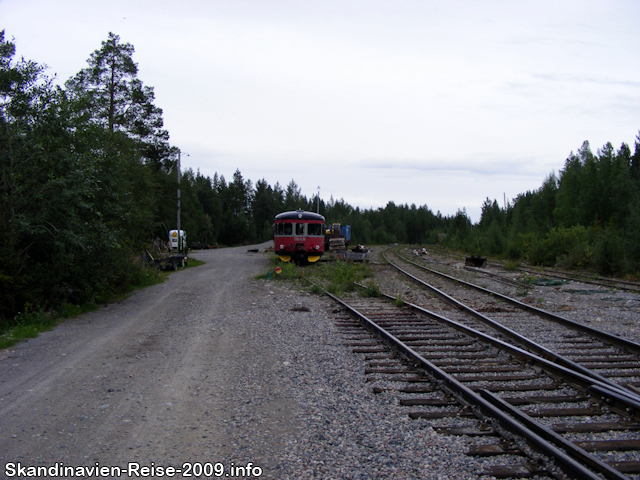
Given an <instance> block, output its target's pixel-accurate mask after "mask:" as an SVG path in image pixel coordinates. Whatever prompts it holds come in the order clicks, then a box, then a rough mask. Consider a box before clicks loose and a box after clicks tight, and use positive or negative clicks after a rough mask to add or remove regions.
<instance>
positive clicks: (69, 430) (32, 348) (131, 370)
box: [0, 245, 295, 478]
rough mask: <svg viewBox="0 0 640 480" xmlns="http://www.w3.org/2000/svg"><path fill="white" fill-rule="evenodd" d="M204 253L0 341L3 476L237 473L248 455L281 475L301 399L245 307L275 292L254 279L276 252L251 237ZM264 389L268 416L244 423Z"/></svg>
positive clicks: (263, 411) (266, 473) (261, 410)
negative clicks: (117, 296) (54, 322)
mask: <svg viewBox="0 0 640 480" xmlns="http://www.w3.org/2000/svg"><path fill="white" fill-rule="evenodd" d="M261 247H262V248H264V245H262V246H261ZM193 256H194V257H196V258H199V259H201V260H204V261H206V262H207V263H206V264H205V265H204V266H200V267H197V268H189V269H185V270H181V271H178V272H176V273H172V274H171V275H170V277H169V279H168V280H167V281H166V282H165V283H163V284H161V285H156V286H153V287H150V288H147V289H144V290H142V291H138V292H136V293H135V294H133V295H132V296H131V297H130V298H128V299H126V300H124V301H121V302H119V303H116V304H112V305H109V306H106V307H104V308H101V309H100V310H99V311H96V312H93V313H90V314H87V315H83V316H81V317H78V318H74V319H70V320H67V321H65V322H63V323H62V324H60V325H59V326H58V327H57V328H56V329H55V330H53V331H50V332H45V333H43V334H41V335H40V336H39V337H38V338H36V339H32V340H29V341H28V342H24V343H21V344H19V345H16V346H14V347H12V348H11V349H8V350H4V351H1V352H0V427H1V431H0V466H1V467H2V468H3V470H2V471H0V477H2V478H4V477H5V476H10V475H11V474H12V473H13V471H8V470H7V468H6V466H7V465H8V464H17V463H18V462H19V463H20V464H21V465H22V466H47V467H50V466H53V465H55V464H62V465H65V466H88V467H92V466H95V465H96V464H98V465H99V466H101V467H102V466H122V467H123V468H126V467H127V465H128V464H129V462H138V463H139V464H140V465H141V466H152V465H156V466H167V465H174V466H178V467H180V466H181V465H182V464H183V463H185V462H201V463H203V464H204V463H206V462H210V463H212V464H213V463H216V462H219V463H220V465H223V466H224V467H225V468H226V469H227V470H226V471H227V472H228V468H229V467H230V466H232V465H236V466H246V464H247V462H249V461H251V462H253V464H254V465H257V466H259V467H260V468H261V469H262V475H261V476H262V478H276V477H277V475H276V474H275V473H274V471H277V465H274V464H273V462H274V460H272V459H274V458H278V457H279V455H280V452H281V450H282V449H283V447H284V442H285V441H286V439H287V437H288V436H289V435H290V434H291V433H292V432H293V431H294V430H295V426H294V425H292V423H293V419H292V414H293V412H294V410H292V409H291V408H290V407H289V406H287V405H288V403H289V399H288V398H287V392H286V391H281V385H280V383H279V382H275V381H272V380H273V379H274V378H275V377H274V372H277V371H278V369H279V368H280V367H281V360H280V359H279V358H276V357H275V355H274V351H273V349H272V348H270V347H269V346H265V345H264V344H262V343H261V342H260V341H259V336H258V335H252V334H251V332H252V329H253V328H254V325H253V323H252V322H253V320H254V319H253V317H252V316H251V315H247V314H246V313H247V312H249V311H250V310H251V309H252V308H253V309H254V310H255V297H256V296H257V297H260V296H263V295H269V292H268V291H267V290H264V286H261V282H259V281H256V280H252V278H253V277H254V276H256V275H258V274H261V273H265V271H266V270H267V268H268V265H269V261H270V260H269V257H268V256H267V255H265V254H264V253H248V252H247V248H246V247H245V248H235V249H222V250H208V251H202V252H198V253H196V254H195V255H193ZM262 284H264V282H262ZM271 293H273V292H271ZM256 397H258V398H259V401H257V402H255V403H254V404H253V406H252V409H251V415H249V417H251V416H252V417H253V418H259V425H257V424H256V423H255V422H249V421H246V422H244V425H243V421H242V419H241V418H239V417H238V413H239V412H240V411H241V410H242V407H244V406H246V405H247V404H249V403H251V401H252V398H256ZM220 465H218V466H217V468H219V467H220ZM247 471H248V472H249V473H254V474H255V473H259V472H258V470H255V469H254V470H253V471H249V470H247ZM8 473H9V475H8ZM194 473H199V472H197V471H194ZM107 478H109V477H108V476H107ZM120 478H122V477H120Z"/></svg>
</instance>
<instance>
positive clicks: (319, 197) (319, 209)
mask: <svg viewBox="0 0 640 480" xmlns="http://www.w3.org/2000/svg"><path fill="white" fill-rule="evenodd" d="M317 213H318V214H320V185H318V211H317Z"/></svg>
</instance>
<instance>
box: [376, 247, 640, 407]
mask: <svg viewBox="0 0 640 480" xmlns="http://www.w3.org/2000/svg"><path fill="white" fill-rule="evenodd" d="M383 256H384V258H385V260H387V261H388V262H389V264H390V265H391V266H393V267H394V268H396V269H397V270H398V271H400V272H401V273H403V274H404V275H406V276H408V277H409V278H411V279H412V280H414V281H416V282H418V283H419V284H420V285H422V286H424V287H425V288H428V289H429V290H431V291H432V292H434V293H436V294H437V295H439V296H441V297H442V298H443V299H444V300H445V301H447V302H448V303H450V304H453V305H454V306H455V307H456V308H458V309H459V310H462V311H465V312H467V313H468V314H470V315H472V316H473V317H475V318H477V319H478V320H480V321H482V322H483V323H485V324H487V325H489V326H491V327H492V328H494V329H495V330H497V331H499V332H500V333H502V334H503V335H505V336H507V337H508V338H511V339H512V340H514V341H516V342H517V343H519V344H520V345H522V346H524V347H526V348H528V349H529V350H531V351H533V352H535V353H536V354H537V355H540V356H541V357H543V358H545V359H547V360H549V361H551V362H553V363H556V364H558V365H562V366H564V367H566V368H569V369H571V370H573V371H576V372H580V373H581V374H583V375H586V376H587V377H590V378H592V379H594V380H596V381H598V382H601V383H603V384H605V385H608V386H609V388H610V389H613V390H617V391H620V392H623V393H624V394H625V395H626V396H629V397H630V398H633V399H635V400H636V401H637V402H640V395H638V394H637V393H636V392H634V391H633V390H630V389H628V388H626V387H624V386H623V385H620V384H618V383H616V382H613V381H611V380H609V379H608V378H606V377H604V376H602V375H600V374H599V373H597V372H594V371H593V370H591V369H589V368H586V367H584V366H582V365H580V364H579V363H577V362H575V361H573V360H571V359H569V358H567V357H564V356H562V355H560V354H558V353H557V352H554V351H553V350H550V349H549V348H547V347H545V346H543V345H540V344H539V343H536V342H534V341H532V340H530V339H528V338H527V337H525V336H523V335H521V334H519V333H518V332H516V331H514V330H512V329H510V328H508V327H505V326H504V325H502V324H500V323H498V322H496V321H495V320H493V319H491V318H489V317H487V316H486V315H483V314H482V313H480V312H478V311H476V310H474V309H473V308H471V307H469V306H468V305H466V304H464V303H462V302H460V301H458V300H456V299H455V298H453V297H451V296H450V295H447V294H446V293H444V292H442V291H441V290H439V289H438V288H436V287H434V286H433V285H430V284H428V283H426V282H424V281H423V280H421V279H419V278H418V277H416V276H414V275H412V274H411V273H409V272H407V271H406V270H403V269H402V268H400V267H399V266H398V265H395V264H394V263H392V262H390V261H389V259H387V258H386V255H384V253H383ZM409 263H413V262H409ZM416 266H418V267H420V265H416ZM421 268H424V267H421ZM427 270H430V269H427ZM442 275H445V274H442ZM446 276H447V277H449V276H448V275H446ZM449 278H450V279H452V280H455V279H454V278H453V277H449ZM456 281H459V282H462V281H460V280H456ZM462 283H466V282H462ZM469 285H473V284H469ZM478 288H479V289H482V290H484V291H486V292H491V291H490V290H486V289H484V288H483V287H478ZM491 293H492V294H493V292H491ZM497 295H500V294H497ZM505 298H509V297H505ZM523 305H524V304H523ZM416 308H421V307H417V306H416ZM423 310H424V309H423ZM424 311H425V312H428V314H429V315H437V314H435V313H433V312H429V311H428V310H424ZM441 318H444V317H441ZM449 321H451V320H449ZM638 347H639V348H640V345H638Z"/></svg>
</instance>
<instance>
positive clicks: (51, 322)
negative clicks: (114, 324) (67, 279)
mask: <svg viewBox="0 0 640 480" xmlns="http://www.w3.org/2000/svg"><path fill="white" fill-rule="evenodd" d="M204 263H205V262H203V261H202V260H194V259H192V260H190V261H189V264H188V266H187V267H185V268H192V267H198V266H200V265H204ZM168 276H169V272H161V271H159V270H157V269H155V268H147V269H144V268H139V269H136V270H135V271H134V272H132V275H131V276H130V278H129V281H128V282H127V284H126V285H124V286H123V287H122V289H121V290H120V291H116V292H114V291H110V292H104V293H103V294H102V295H100V296H99V297H98V298H96V300H95V302H92V303H84V304H80V305H75V304H72V303H66V302H65V303H62V304H61V305H59V306H58V307H57V308H56V309H55V310H52V311H44V310H43V309H41V308H39V307H37V306H34V305H30V304H27V305H26V306H25V309H24V311H23V312H20V313H19V314H18V315H16V316H15V317H14V318H13V320H10V321H9V322H7V323H4V324H0V350H1V349H4V348H8V347H11V346H12V345H15V344H16V343H18V342H20V341H23V340H27V339H29V338H35V337H37V336H38V334H39V333H40V332H45V331H47V330H51V329H53V328H54V327H55V326H56V325H57V324H58V323H59V322H61V321H63V320H65V319H67V318H72V317H77V316H79V315H82V314H84V313H89V312H93V311H95V310H97V309H98V308H100V307H99V306H100V305H105V304H108V303H113V302H117V301H121V300H123V299H125V298H127V297H128V296H129V295H131V293H133V292H134V291H136V290H139V289H141V288H145V287H149V286H151V285H157V284H159V283H162V282H164V281H165V280H166V279H167V278H168Z"/></svg>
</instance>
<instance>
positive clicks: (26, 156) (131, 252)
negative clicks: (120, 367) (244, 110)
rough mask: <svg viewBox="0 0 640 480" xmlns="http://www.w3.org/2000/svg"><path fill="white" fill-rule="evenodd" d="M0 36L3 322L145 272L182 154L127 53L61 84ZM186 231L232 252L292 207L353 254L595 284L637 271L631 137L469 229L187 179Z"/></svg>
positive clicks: (586, 154)
mask: <svg viewBox="0 0 640 480" xmlns="http://www.w3.org/2000/svg"><path fill="white" fill-rule="evenodd" d="M15 50H16V47H15V44H14V43H13V42H12V41H9V40H5V34H4V31H2V32H0V137H1V142H0V161H1V171H0V229H1V231H2V242H0V326H1V324H2V323H7V322H11V319H13V318H14V317H15V315H16V314H17V313H18V312H21V311H23V310H24V309H25V306H27V307H28V308H30V309H43V310H50V309H55V308H57V307H58V306H60V305H63V304H65V303H73V304H79V303H85V302H97V301H102V300H103V299H105V298H108V297H109V296H110V295H111V294H113V293H114V292H116V291H118V290H120V289H122V288H125V287H126V286H127V285H131V284H136V283H137V282H139V281H140V278H141V276H144V275H145V270H144V268H143V266H142V265H141V263H140V262H139V261H138V259H139V257H140V253H141V252H143V251H144V250H145V249H147V248H148V247H149V244H150V242H151V241H152V240H154V239H156V238H161V239H164V240H166V239H167V235H168V230H170V229H173V228H175V225H176V189H177V186H178V175H177V164H178V155H179V153H178V150H177V148H175V147H172V146H171V145H170V143H169V134H168V132H167V131H166V130H165V129H164V128H163V119H162V110H161V109H160V108H158V107H157V106H156V105H155V104H154V92H153V88H152V87H149V86H145V85H144V84H143V83H142V81H141V80H140V79H139V78H138V76H137V73H138V68H137V64H136V63H135V62H134V61H133V53H134V48H133V46H132V45H130V44H128V43H122V42H121V41H120V38H119V37H118V36H117V35H114V34H112V33H110V34H109V36H108V38H107V40H105V41H104V42H102V45H101V47H100V48H99V49H98V50H96V51H95V52H93V53H92V54H91V55H90V57H89V59H88V60H87V67H86V68H84V69H82V70H81V71H80V72H78V73H77V74H76V75H75V76H73V77H72V78H70V79H68V80H67V81H66V82H65V83H64V85H56V84H54V82H53V80H52V79H51V78H49V77H47V75H46V74H45V71H46V68H45V67H44V66H43V65H39V64H38V63H36V62H34V61H30V60H25V59H16V58H15ZM180 189H181V207H182V208H181V211H182V215H181V226H182V228H183V229H184V230H186V231H187V232H188V239H189V241H190V242H195V241H197V242H202V243H206V244H208V245H219V246H225V245H239V244H244V243H254V242H261V241H264V240H267V239H269V238H271V236H272V229H271V225H272V223H273V219H274V216H275V215H276V214H278V213H280V212H282V211H286V210H295V209H298V208H302V209H305V210H311V211H316V210H317V209H319V212H320V213H321V214H322V215H324V216H325V218H326V220H327V223H331V222H339V223H342V224H350V225H351V228H352V235H353V241H354V242H356V243H362V244H369V245H373V244H377V245H379V244H388V243H394V242H397V243H415V244H433V243H438V242H439V243H442V244H444V245H445V246H448V247H451V248H455V249H459V250H462V251H464V252H465V253H474V254H486V255H495V256H500V257H504V258H510V259H514V260H526V261H530V262H533V263H537V264H544V265H552V264H560V265H562V266H566V267H572V266H584V267H589V268H593V269H594V270H597V271H599V272H601V273H605V274H636V275H637V274H638V272H639V271H640V241H639V238H638V232H640V135H639V136H638V138H637V139H636V141H635V151H634V153H633V154H632V153H631V149H630V148H629V147H628V146H627V145H626V144H623V145H622V146H621V147H620V148H619V149H618V150H617V151H616V150H615V149H614V148H613V147H612V146H611V145H610V144H607V145H605V146H603V147H602V148H601V149H599V150H598V151H597V153H596V154H593V153H592V152H591V150H590V147H589V144H588V143H587V142H585V143H584V144H583V145H582V146H581V147H580V149H579V150H578V152H577V153H575V154H574V153H571V154H570V156H569V158H567V160H566V162H565V166H564V169H563V170H561V171H560V172H559V173H558V175H554V174H552V175H550V176H549V177H548V178H547V179H546V180H545V182H544V183H543V185H542V186H541V187H540V188H539V189H538V190H536V191H533V192H527V193H525V194H522V195H519V196H518V197H517V198H516V199H513V201H511V202H509V204H507V205H504V206H503V207H500V206H499V205H498V203H497V202H496V201H495V200H494V201H491V200H489V199H487V200H486V201H485V203H484V205H483V207H482V217H481V219H480V221H479V223H477V224H473V223H472V222H471V220H470V219H469V217H468V215H467V214H466V212H465V210H460V211H458V212H457V214H456V215H453V216H443V215H442V214H440V212H437V213H436V214H434V213H433V212H432V211H431V210H430V209H429V208H428V207H427V206H426V205H424V206H420V207H417V206H416V205H411V206H409V205H396V204H394V203H393V202H389V203H388V204H387V205H386V206H385V207H384V208H378V209H360V208H353V207H352V206H350V205H349V204H347V203H346V202H344V200H342V199H340V200H334V199H330V200H329V201H325V200H323V199H321V198H318V197H317V196H311V197H306V196H305V195H303V194H302V192H301V189H300V187H298V185H297V184H296V183H295V181H294V180H291V181H290V182H289V183H288V184H287V185H286V187H285V186H281V185H280V184H279V183H276V184H275V185H273V186H272V185H269V184H268V183H267V182H266V181H265V180H264V179H262V180H258V181H257V182H256V183H255V184H254V183H253V182H252V181H251V180H245V179H244V178H243V176H242V173H241V172H240V171H239V170H236V172H235V173H234V174H233V177H232V178H231V179H229V180H228V181H227V179H225V178H224V176H222V175H220V176H219V175H218V174H215V175H214V176H213V178H210V177H207V176H203V175H201V174H200V172H199V171H198V172H194V171H192V170H186V171H184V172H182V174H181V176H180Z"/></svg>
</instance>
